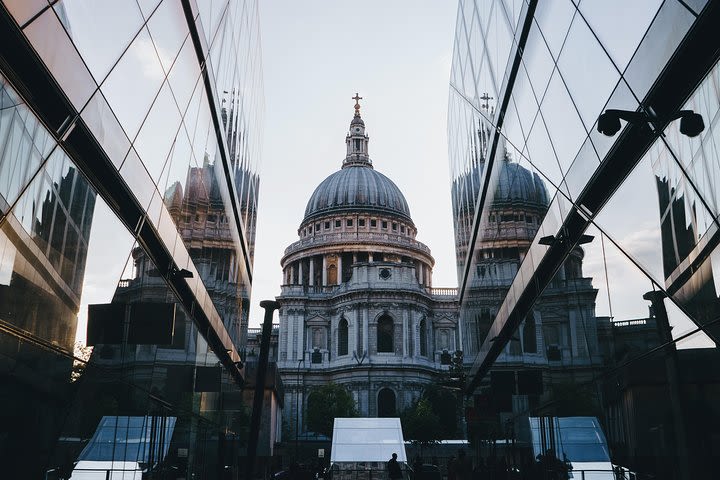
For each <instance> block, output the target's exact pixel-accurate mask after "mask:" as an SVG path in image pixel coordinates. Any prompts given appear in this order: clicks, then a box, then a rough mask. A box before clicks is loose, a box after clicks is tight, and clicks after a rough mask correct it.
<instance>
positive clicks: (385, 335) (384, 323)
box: [377, 315, 394, 352]
mask: <svg viewBox="0 0 720 480" xmlns="http://www.w3.org/2000/svg"><path fill="white" fill-rule="evenodd" d="M393 333H394V327H393V319H392V317H391V316H390V315H383V316H382V317H380V318H379V319H378V325H377V351H378V352H392V351H394V349H393Z"/></svg>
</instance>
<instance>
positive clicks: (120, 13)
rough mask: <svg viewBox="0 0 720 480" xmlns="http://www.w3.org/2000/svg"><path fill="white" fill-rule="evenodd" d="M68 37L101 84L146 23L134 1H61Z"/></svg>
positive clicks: (56, 6) (60, 7)
mask: <svg viewBox="0 0 720 480" xmlns="http://www.w3.org/2000/svg"><path fill="white" fill-rule="evenodd" d="M55 9H56V10H57V11H58V16H59V17H60V18H61V19H63V21H64V24H65V28H66V29H67V32H68V36H69V37H70V38H71V39H72V41H73V43H74V44H75V47H76V48H77V49H78V51H79V52H80V55H82V57H83V60H84V61H85V64H86V65H87V66H88V68H89V69H90V72H91V73H92V74H93V76H94V77H95V79H96V81H97V82H98V83H101V82H102V81H103V79H104V78H105V76H106V75H107V74H108V72H109V71H110V70H111V69H112V67H113V65H114V64H115V62H117V60H118V58H120V55H121V54H122V52H123V51H124V50H125V48H127V46H128V45H129V44H130V42H131V41H132V39H133V37H135V35H136V34H137V33H138V30H140V27H141V25H142V23H143V18H142V15H140V10H139V9H138V6H137V4H136V3H135V2H130V3H128V4H127V5H126V4H124V3H122V2H117V1H115V0H95V1H93V2H86V1H83V0H61V1H60V2H58V3H57V4H56V5H55Z"/></svg>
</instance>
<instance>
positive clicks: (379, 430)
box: [330, 418, 407, 463]
mask: <svg viewBox="0 0 720 480" xmlns="http://www.w3.org/2000/svg"><path fill="white" fill-rule="evenodd" d="M393 453H397V455H398V458H397V460H398V462H407V456H406V455H405V440H404V438H403V432H402V426H401V425H400V419H399V418H336V419H335V424H334V426H333V438H332V454H331V456H330V461H331V462H332V463H340V462H387V461H388V460H390V457H391V456H392V454H393Z"/></svg>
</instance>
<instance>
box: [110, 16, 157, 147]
mask: <svg viewBox="0 0 720 480" xmlns="http://www.w3.org/2000/svg"><path fill="white" fill-rule="evenodd" d="M164 78H165V74H164V73H163V70H162V67H161V66H160V60H159V59H158V57H157V54H156V53H155V47H154V46H153V43H152V40H150V35H149V34H148V33H147V30H145V29H143V30H142V31H141V32H140V33H139V34H138V36H137V37H136V38H135V40H134V41H133V43H132V44H131V45H130V47H129V48H128V50H127V51H126V52H125V53H124V54H123V56H122V58H120V61H119V62H118V63H117V65H116V66H115V68H113V70H112V72H110V75H109V76H108V78H107V80H106V81H105V82H104V83H103V85H102V87H101V88H102V91H103V93H104V94H105V98H107V101H108V103H109V104H110V107H112V109H113V111H114V112H115V115H116V116H117V118H118V119H119V120H120V124H121V125H122V126H123V128H124V129H125V132H126V133H127V135H128V137H130V138H131V139H134V138H135V135H136V134H137V132H138V130H139V129H140V125H141V124H142V122H143V119H144V118H145V115H147V112H148V110H150V105H151V104H152V102H153V100H154V99H155V96H156V95H157V93H158V91H159V90H160V85H161V84H162V82H163V79H164Z"/></svg>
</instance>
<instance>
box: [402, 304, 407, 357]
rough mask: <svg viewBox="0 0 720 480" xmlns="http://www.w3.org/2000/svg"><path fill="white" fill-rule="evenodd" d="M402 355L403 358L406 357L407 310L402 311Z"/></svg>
mask: <svg viewBox="0 0 720 480" xmlns="http://www.w3.org/2000/svg"><path fill="white" fill-rule="evenodd" d="M402 322H403V323H402V336H403V337H402V354H403V357H407V356H408V312H407V310H403V319H402Z"/></svg>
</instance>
